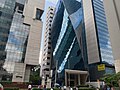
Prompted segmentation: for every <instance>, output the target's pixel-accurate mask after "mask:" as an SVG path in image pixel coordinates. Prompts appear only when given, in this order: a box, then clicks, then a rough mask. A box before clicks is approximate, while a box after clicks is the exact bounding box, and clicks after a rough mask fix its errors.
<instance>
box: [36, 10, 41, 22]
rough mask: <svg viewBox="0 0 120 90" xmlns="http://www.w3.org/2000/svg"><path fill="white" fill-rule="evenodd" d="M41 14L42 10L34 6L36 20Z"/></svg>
mask: <svg viewBox="0 0 120 90" xmlns="http://www.w3.org/2000/svg"><path fill="white" fill-rule="evenodd" d="M42 14H43V10H40V9H38V8H36V19H37V20H41V16H42Z"/></svg>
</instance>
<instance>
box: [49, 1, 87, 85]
mask: <svg viewBox="0 0 120 90" xmlns="http://www.w3.org/2000/svg"><path fill="white" fill-rule="evenodd" d="M68 2H69V1H68ZM73 2H74V1H73ZM71 3H72V2H71ZM74 3H75V2H74ZM68 4H69V3H68ZM69 5H70V4H69ZM78 5H80V3H78ZM78 5H77V6H78ZM76 9H77V8H74V10H76ZM81 21H82V20H81ZM81 26H82V27H83V28H84V26H83V24H82V25H81ZM82 33H84V29H83V30H82ZM79 35H80V34H79ZM83 36H84V35H83ZM80 37H81V35H80ZM82 39H83V38H81V44H84V46H85V43H83V40H82ZM84 39H85V38H84ZM51 42H52V50H53V57H52V67H51V69H52V70H53V78H52V81H53V82H52V85H53V84H54V83H59V84H60V85H63V84H65V71H66V69H68V70H86V69H87V68H86V69H85V66H86V64H87V62H86V61H87V60H84V59H83V58H84V56H82V49H83V48H82V49H81V48H80V46H79V43H78V39H77V37H76V34H75V30H74V27H73V26H72V23H71V20H70V18H69V14H68V12H67V10H66V8H65V6H64V3H63V1H62V0H59V2H58V4H57V7H56V12H55V17H54V19H53V24H52V32H51ZM84 51H85V50H84ZM84 55H86V54H84ZM56 71H57V72H56ZM68 72H69V71H68ZM68 72H66V74H67V73H68ZM67 76H68V75H67ZM70 76H71V80H73V79H74V78H75V77H77V75H76V76H75V75H70ZM76 79H77V78H76ZM75 82H76V81H75V80H74V81H70V83H69V84H65V85H66V86H68V85H69V86H73V85H76V83H77V82H76V83H75Z"/></svg>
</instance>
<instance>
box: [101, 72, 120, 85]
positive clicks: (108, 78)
mask: <svg viewBox="0 0 120 90" xmlns="http://www.w3.org/2000/svg"><path fill="white" fill-rule="evenodd" d="M101 80H102V81H105V83H106V84H107V85H109V86H110V85H112V86H115V87H118V86H119V80H120V72H118V73H117V74H107V75H104V77H103V78H101Z"/></svg>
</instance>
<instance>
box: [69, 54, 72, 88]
mask: <svg viewBox="0 0 120 90" xmlns="http://www.w3.org/2000/svg"><path fill="white" fill-rule="evenodd" d="M72 57H73V56H70V58H72ZM70 58H69V59H68V69H70V62H69V60H70ZM68 80H69V86H70V73H69V75H68Z"/></svg>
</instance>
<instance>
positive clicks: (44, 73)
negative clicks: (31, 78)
mask: <svg viewBox="0 0 120 90" xmlns="http://www.w3.org/2000/svg"><path fill="white" fill-rule="evenodd" d="M54 12H55V8H54V7H52V6H50V7H48V10H47V14H46V22H45V30H44V46H43V55H42V62H41V77H44V78H45V79H46V80H47V78H50V77H51V76H50V75H51V74H50V66H51V55H52V51H51V24H52V21H53V16H54Z"/></svg>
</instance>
